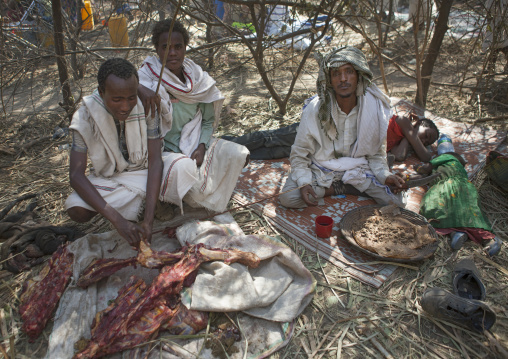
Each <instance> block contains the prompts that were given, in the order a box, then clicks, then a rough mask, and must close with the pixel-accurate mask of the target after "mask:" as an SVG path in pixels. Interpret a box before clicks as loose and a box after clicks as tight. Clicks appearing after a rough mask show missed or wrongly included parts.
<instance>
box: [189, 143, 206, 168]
mask: <svg viewBox="0 0 508 359" xmlns="http://www.w3.org/2000/svg"><path fill="white" fill-rule="evenodd" d="M205 152H206V148H205V144H204V143H200V144H199V146H198V148H196V149H195V150H194V152H192V155H191V159H192V160H196V165H197V166H198V167H199V166H201V164H202V163H203V160H204V159H205Z"/></svg>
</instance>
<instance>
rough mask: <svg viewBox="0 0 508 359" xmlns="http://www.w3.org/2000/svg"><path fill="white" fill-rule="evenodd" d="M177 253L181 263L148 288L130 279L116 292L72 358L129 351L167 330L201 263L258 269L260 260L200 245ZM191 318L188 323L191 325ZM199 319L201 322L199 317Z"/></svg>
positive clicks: (251, 255) (94, 356) (168, 267)
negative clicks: (240, 265)
mask: <svg viewBox="0 0 508 359" xmlns="http://www.w3.org/2000/svg"><path fill="white" fill-rule="evenodd" d="M145 250H146V248H145ZM159 253H161V252H159ZM178 253H180V257H181V259H180V260H179V261H178V262H177V263H175V264H174V265H171V266H165V267H163V268H162V270H161V272H160V274H159V275H158V276H157V277H156V278H155V279H154V281H153V282H152V284H151V285H150V286H149V287H146V284H145V283H144V282H143V281H142V280H136V279H135V278H131V280H130V282H129V283H128V284H127V285H126V286H124V287H123V288H122V289H121V290H120V291H119V295H118V297H117V299H116V300H115V301H114V303H113V304H112V305H110V306H109V307H108V308H106V310H104V311H103V312H101V313H99V314H97V316H96V320H95V321H94V324H93V325H92V330H91V339H90V341H89V342H88V345H87V346H86V348H84V349H83V350H82V351H81V352H80V353H78V354H76V355H75V358H76V359H83V358H100V357H102V356H104V355H108V354H112V353H116V352H118V351H122V350H125V349H128V348H132V347H134V346H136V345H139V344H141V343H144V342H146V341H147V340H148V338H150V337H152V336H155V335H156V334H157V333H158V331H159V329H161V328H162V329H164V328H167V327H168V324H170V321H171V319H172V318H173V317H174V316H175V314H176V312H177V309H175V310H174V309H171V308H176V306H177V305H179V302H180V298H179V293H180V291H181V290H182V288H183V286H184V284H185V285H190V284H192V283H189V281H188V280H187V279H188V277H189V276H190V277H192V279H194V278H195V276H194V274H195V272H196V271H197V269H198V267H199V266H200V265H201V263H204V262H208V261H213V260H224V261H225V262H227V263H232V262H235V261H238V262H242V263H245V264H247V265H250V266H251V267H257V266H258V265H259V258H258V257H257V256H256V255H255V254H253V253H246V252H241V251H238V250H232V251H229V250H215V249H211V250H210V249H206V248H204V246H203V245H201V244H199V245H193V246H189V247H185V248H183V249H182V250H181V251H180V252H178ZM174 254H175V253H173V254H172V255H174ZM148 259H149V258H148ZM161 261H162V262H163V261H164V259H162V260H161ZM150 263H152V262H150ZM153 263H157V260H155V261H154V262H153ZM192 318H193V317H190V318H188V319H190V320H191V321H192V320H193V319H192ZM196 318H198V317H196ZM198 319H199V320H200V322H203V320H202V318H201V317H199V318H198ZM196 324H197V326H199V325H202V324H200V323H196Z"/></svg>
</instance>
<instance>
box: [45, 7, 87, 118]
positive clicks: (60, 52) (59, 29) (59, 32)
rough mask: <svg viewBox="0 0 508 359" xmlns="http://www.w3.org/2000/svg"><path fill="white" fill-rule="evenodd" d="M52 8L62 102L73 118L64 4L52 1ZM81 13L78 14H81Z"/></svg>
mask: <svg viewBox="0 0 508 359" xmlns="http://www.w3.org/2000/svg"><path fill="white" fill-rule="evenodd" d="M51 9H52V12H53V32H54V39H55V53H56V63H57V66H58V77H59V78H60V85H61V86H62V96H63V104H60V105H61V106H62V107H63V108H64V110H65V112H67V118H68V119H69V123H70V120H71V119H72V115H73V112H74V98H73V97H72V93H71V87H70V85H69V74H68V72H67V66H66V64H65V49H64V41H63V21H62V4H61V2H60V0H52V1H51ZM79 15H80V14H78V16H79Z"/></svg>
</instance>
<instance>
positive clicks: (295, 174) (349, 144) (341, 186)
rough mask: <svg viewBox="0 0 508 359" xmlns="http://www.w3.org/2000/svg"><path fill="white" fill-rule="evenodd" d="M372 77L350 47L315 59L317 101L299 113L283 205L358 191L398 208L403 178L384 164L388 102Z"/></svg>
mask: <svg viewBox="0 0 508 359" xmlns="http://www.w3.org/2000/svg"><path fill="white" fill-rule="evenodd" d="M372 76H373V75H372V72H371V71H370V69H369V66H368V63H367V59H366V58H365V55H364V54H363V53H362V52H361V51H360V50H358V49H356V48H354V47H343V48H340V49H334V50H332V51H331V52H330V53H328V54H326V55H325V56H323V57H321V58H320V59H319V75H318V80H317V91H318V97H315V98H314V99H313V100H312V101H311V102H310V103H309V104H308V105H307V106H306V107H305V108H304V110H303V112H302V119H301V122H300V127H299V128H298V134H297V135H296V139H295V143H294V145H293V147H292V149H291V156H290V162H291V172H290V174H289V175H288V178H287V180H286V184H285V185H284V188H283V190H282V192H286V191H289V192H286V193H283V194H281V196H280V201H281V203H282V204H283V205H284V206H286V207H289V208H302V207H305V206H314V205H316V204H317V200H318V199H319V198H323V197H325V196H330V195H333V194H343V193H351V194H355V193H356V194H358V193H362V192H365V193H366V194H367V195H369V196H371V197H372V198H374V200H376V202H378V203H382V204H390V203H395V204H397V205H399V206H404V204H403V203H402V201H401V199H400V198H399V197H398V196H396V195H395V192H399V191H400V189H401V187H402V184H403V183H404V180H403V179H402V178H401V177H399V176H396V175H394V174H392V173H390V171H389V169H388V164H387V161H386V133H387V127H388V119H389V118H390V117H391V110H390V103H389V101H388V97H387V96H386V95H385V94H383V93H382V92H381V91H380V90H379V89H378V88H377V86H375V85H374V84H372V83H371V80H372ZM389 186H391V187H392V188H393V190H394V192H392V190H390V187H389ZM298 188H300V189H299V191H297V189H298ZM290 190H291V191H290Z"/></svg>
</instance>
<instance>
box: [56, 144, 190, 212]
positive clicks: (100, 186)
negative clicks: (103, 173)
mask: <svg viewBox="0 0 508 359" xmlns="http://www.w3.org/2000/svg"><path fill="white" fill-rule="evenodd" d="M180 160H183V161H182V163H180V164H179V166H180V168H179V171H175V170H174V169H175V163H176V162H180ZM185 160H186V161H187V162H186V161H185ZM162 161H163V164H164V167H163V170H162V179H163V182H162V184H161V188H160V192H159V200H160V201H162V202H169V203H178V204H180V203H181V200H180V199H181V198H182V197H183V196H185V194H186V193H187V192H188V191H189V189H190V188H191V187H192V185H193V184H194V183H196V182H197V181H198V176H197V175H196V164H195V162H194V161H192V160H191V159H189V158H188V157H187V156H184V155H182V154H181V153H168V152H163V153H162ZM87 178H88V180H89V181H90V183H91V184H92V186H94V187H95V189H96V190H97V191H98V192H99V194H100V195H101V196H102V198H104V200H105V201H106V202H107V203H108V204H109V205H110V206H111V207H113V208H114V209H115V210H116V211H117V212H118V213H120V214H121V215H122V217H124V218H125V219H127V220H129V221H137V220H138V217H139V214H140V213H141V211H142V210H143V201H144V199H145V197H146V183H147V179H148V169H142V170H137V171H124V172H122V173H115V174H114V175H113V176H111V177H108V178H104V177H99V176H95V175H93V174H92V175H90V176H88V177H87ZM168 178H172V186H171V187H169V186H168V183H167V182H168ZM72 207H82V208H86V209H88V210H90V211H95V209H94V208H93V207H92V206H90V205H89V204H88V203H87V202H86V201H85V200H84V199H83V198H81V197H80V195H79V194H78V193H77V192H75V191H74V192H72V193H71V194H70V195H69V197H68V198H67V200H66V201H65V209H66V210H67V209H69V208H72Z"/></svg>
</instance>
